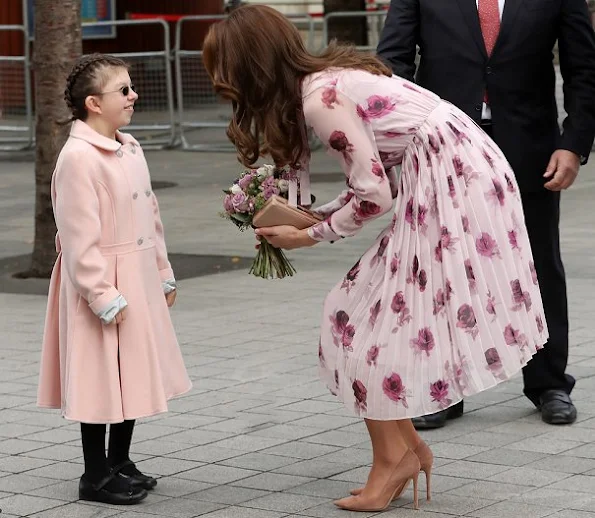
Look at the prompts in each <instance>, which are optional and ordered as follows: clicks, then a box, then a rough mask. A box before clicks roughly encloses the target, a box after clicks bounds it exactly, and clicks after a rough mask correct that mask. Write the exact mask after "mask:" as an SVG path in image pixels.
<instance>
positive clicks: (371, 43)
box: [321, 10, 386, 52]
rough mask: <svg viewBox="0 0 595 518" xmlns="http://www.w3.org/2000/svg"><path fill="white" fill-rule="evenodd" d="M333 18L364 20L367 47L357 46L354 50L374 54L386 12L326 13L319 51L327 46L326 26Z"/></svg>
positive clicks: (327, 32) (327, 31)
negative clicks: (366, 26) (365, 22)
mask: <svg viewBox="0 0 595 518" xmlns="http://www.w3.org/2000/svg"><path fill="white" fill-rule="evenodd" d="M333 18H366V21H367V24H368V45H359V46H357V47H356V48H357V49H358V50H362V51H368V52H376V47H377V46H378V42H379V40H380V35H381V33H382V27H383V26H384V21H385V19H386V11H384V10H382V11H336V12H334V13H328V14H327V15H326V16H325V17H324V18H323V25H322V47H321V50H322V49H324V48H325V47H326V46H327V45H328V44H329V28H328V24H329V20H332V19H333Z"/></svg>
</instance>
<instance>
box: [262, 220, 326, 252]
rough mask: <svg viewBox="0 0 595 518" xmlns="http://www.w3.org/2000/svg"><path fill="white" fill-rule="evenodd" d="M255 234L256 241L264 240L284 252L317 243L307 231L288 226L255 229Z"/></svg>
mask: <svg viewBox="0 0 595 518" xmlns="http://www.w3.org/2000/svg"><path fill="white" fill-rule="evenodd" d="M255 233H256V238H257V239H266V240H267V241H268V242H269V243H270V244H271V245H273V246H274V247H275V248H282V249H284V250H293V249H294V248H303V247H306V246H313V245H315V244H316V243H318V241H316V240H314V239H312V238H311V237H310V236H309V235H308V230H307V229H304V230H299V229H297V228H295V227H292V226H290V225H279V226H276V227H262V228H257V229H256V230H255Z"/></svg>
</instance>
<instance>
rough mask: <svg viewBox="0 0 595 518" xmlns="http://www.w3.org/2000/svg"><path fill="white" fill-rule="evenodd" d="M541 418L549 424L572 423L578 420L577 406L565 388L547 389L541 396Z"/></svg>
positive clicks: (539, 408)
mask: <svg viewBox="0 0 595 518" xmlns="http://www.w3.org/2000/svg"><path fill="white" fill-rule="evenodd" d="M539 403H540V404H539V406H538V407H537V409H538V410H539V411H541V419H543V422H544V423H547V424H572V423H574V422H575V421H576V407H575V406H574V404H573V403H572V400H571V399H570V396H569V395H568V394H567V393H566V392H564V391H563V390H546V391H545V392H544V393H543V394H541V396H540V397H539Z"/></svg>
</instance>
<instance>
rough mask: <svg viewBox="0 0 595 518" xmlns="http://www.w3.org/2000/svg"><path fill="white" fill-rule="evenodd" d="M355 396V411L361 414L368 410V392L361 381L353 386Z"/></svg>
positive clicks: (357, 381) (355, 382)
mask: <svg viewBox="0 0 595 518" xmlns="http://www.w3.org/2000/svg"><path fill="white" fill-rule="evenodd" d="M351 388H352V389H353V395H354V397H355V409H356V411H357V412H358V413H359V412H360V411H363V412H365V411H366V410H367V403H366V399H367V398H368V391H367V389H366V387H365V386H364V384H363V383H362V382H361V381H360V380H355V381H354V382H353V385H351Z"/></svg>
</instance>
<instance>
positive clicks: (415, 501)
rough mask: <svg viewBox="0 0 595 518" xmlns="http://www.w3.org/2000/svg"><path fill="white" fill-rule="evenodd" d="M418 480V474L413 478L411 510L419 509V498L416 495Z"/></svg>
mask: <svg viewBox="0 0 595 518" xmlns="http://www.w3.org/2000/svg"><path fill="white" fill-rule="evenodd" d="M418 478H419V472H417V473H416V474H415V475H414V476H413V508H414V509H419V498H418V494H417V479H418Z"/></svg>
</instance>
